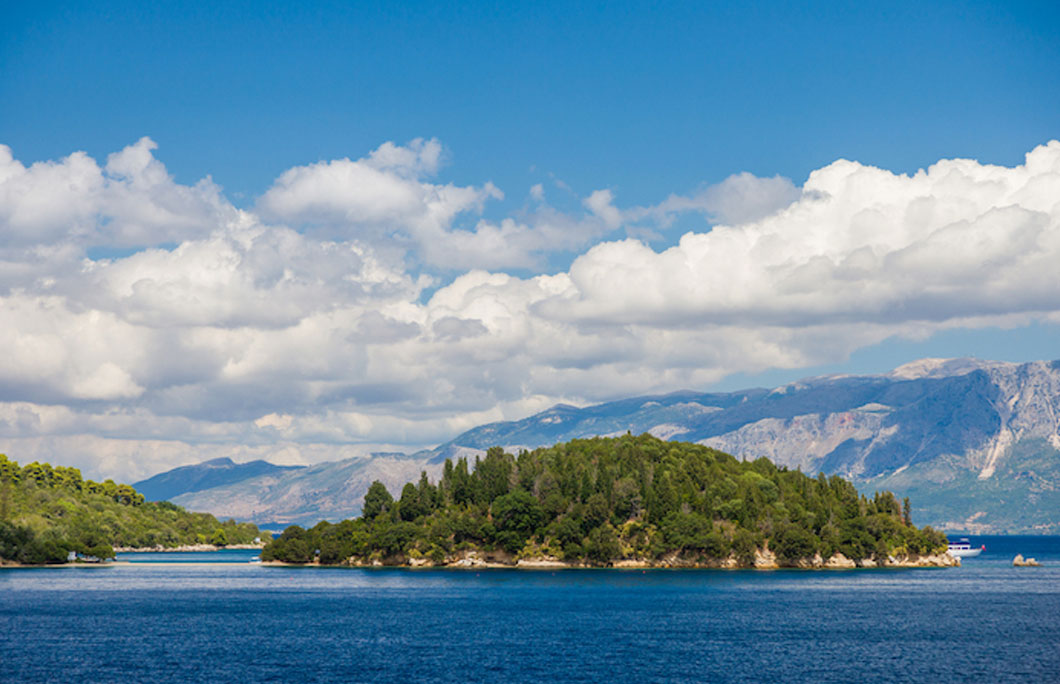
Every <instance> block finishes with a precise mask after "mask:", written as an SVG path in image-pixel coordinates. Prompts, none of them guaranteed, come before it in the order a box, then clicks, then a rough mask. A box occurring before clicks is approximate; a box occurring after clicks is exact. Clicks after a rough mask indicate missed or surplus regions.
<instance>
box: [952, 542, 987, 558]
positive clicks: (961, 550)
mask: <svg viewBox="0 0 1060 684" xmlns="http://www.w3.org/2000/svg"><path fill="white" fill-rule="evenodd" d="M983 551H986V545H985V544H984V545H983V546H980V547H979V548H978V549H973V548H972V545H971V543H969V541H968V540H967V539H961V540H960V541H955V542H950V543H949V546H948V547H947V548H946V553H948V554H950V555H951V556H953V557H955V558H975V557H976V556H978V555H979V554H981V553H982V552H983Z"/></svg>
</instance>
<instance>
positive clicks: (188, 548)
mask: <svg viewBox="0 0 1060 684" xmlns="http://www.w3.org/2000/svg"><path fill="white" fill-rule="evenodd" d="M263 548H265V544H264V543H262V544H226V545H225V546H216V545H214V544H184V545H183V546H161V545H158V546H115V547H114V553H170V552H193V551H220V550H221V549H263Z"/></svg>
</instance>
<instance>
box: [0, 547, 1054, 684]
mask: <svg viewBox="0 0 1060 684" xmlns="http://www.w3.org/2000/svg"><path fill="white" fill-rule="evenodd" d="M971 541H972V543H973V544H974V545H976V546H978V545H979V544H986V546H987V551H986V552H985V553H984V554H983V555H982V556H980V557H979V558H974V559H968V560H966V561H965V563H964V566H963V567H961V568H956V569H917V570H856V571H773V572H765V571H709V570H702V571H700V570H696V571H674V570H670V571H668V570H654V571H646V572H645V571H640V570H564V571H555V572H553V571H526V570H521V571H520V570H487V571H473V570H402V569H377V570H376V569H373V570H360V569H338V568H335V569H331V568H323V569H321V568H274V567H263V566H261V565H252V564H250V563H249V562H247V561H249V559H250V558H251V557H252V556H253V555H254V552H253V551H250V552H248V551H227V552H218V553H214V554H209V553H205V554H129V555H126V554H122V558H123V559H126V560H130V563H129V564H127V565H116V566H112V567H100V568H55V569H17V570H3V571H0V679H2V680H4V681H18V682H45V681H57V680H70V681H93V682H94V681H106V682H116V681H135V682H145V681H162V682H202V681H216V682H251V681H254V682H258V681H290V682H301V681H305V682H331V681H344V682H538V681H544V680H548V681H553V682H609V683H613V682H701V681H851V680H857V679H862V680H869V681H929V680H930V681H936V682H951V681H1016V680H1027V681H1060V537H972V538H971ZM1016 553H1022V554H1023V555H1025V556H1035V557H1037V558H1038V560H1039V561H1041V562H1042V563H1043V566H1042V567H1039V568H1013V567H1012V566H1011V562H1012V557H1013V556H1015V554H1016Z"/></svg>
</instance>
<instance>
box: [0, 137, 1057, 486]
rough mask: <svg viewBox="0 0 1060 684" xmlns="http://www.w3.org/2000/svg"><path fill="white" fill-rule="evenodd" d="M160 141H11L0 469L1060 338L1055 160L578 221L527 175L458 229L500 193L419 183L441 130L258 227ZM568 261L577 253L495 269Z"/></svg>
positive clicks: (271, 204) (258, 217)
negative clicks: (891, 343)
mask: <svg viewBox="0 0 1060 684" xmlns="http://www.w3.org/2000/svg"><path fill="white" fill-rule="evenodd" d="M154 149H155V146H154V144H153V143H152V142H151V141H150V140H149V139H146V138H145V139H142V140H141V141H139V142H137V143H135V144H134V145H131V146H129V147H127V148H125V149H124V150H122V151H119V152H118V153H116V154H114V155H111V156H110V157H109V158H108V160H107V162H106V164H104V165H103V166H100V165H99V164H97V163H96V162H95V160H93V159H91V158H90V157H88V156H87V155H84V154H82V153H75V154H72V155H70V156H69V157H66V158H64V159H62V160H59V161H55V162H37V163H34V164H31V165H29V166H26V165H24V164H22V163H21V162H18V161H16V160H15V159H14V158H13V156H12V154H11V151H10V150H9V149H8V148H6V147H2V148H0V345H2V348H3V349H4V351H5V353H4V355H3V356H0V450H4V451H7V452H8V453H10V454H11V455H12V456H14V457H15V458H20V457H21V458H22V459H23V460H31V459H32V458H36V457H37V456H36V454H37V453H39V452H40V451H41V450H43V449H46V448H60V447H61V448H73V447H72V445H75V444H76V445H77V446H76V448H75V449H74V451H76V453H77V454H79V456H78V457H77V458H78V459H81V460H79V461H78V464H80V465H82V467H86V472H87V473H92V474H94V475H99V476H110V475H114V476H119V477H122V476H126V474H130V475H129V476H131V474H136V475H137V476H139V475H144V474H149V471H152V470H157V469H160V468H161V467H168V466H173V465H180V464H183V463H186V462H189V461H191V460H196V459H195V456H196V454H202V455H203V457H205V455H206V454H210V455H232V456H233V457H235V458H237V459H238V458H240V456H245V457H248V458H249V457H252V456H258V457H260V455H262V454H266V455H268V456H269V457H270V458H271V457H274V456H275V457H277V458H279V457H280V456H279V454H281V452H282V453H284V454H288V456H286V457H285V458H300V459H305V460H324V459H326V458H329V457H331V458H337V457H339V455H341V454H343V453H347V452H349V450H350V449H354V448H358V449H360V448H367V446H365V445H382V444H386V445H390V446H391V448H392V447H393V446H394V445H406V446H407V447H408V448H418V447H420V446H426V445H432V444H436V443H439V442H442V441H445V440H447V439H449V438H451V437H452V436H454V435H455V434H456V433H458V432H460V431H462V430H465V429H468V428H471V427H474V426H475V425H477V424H481V423H484V422H489V421H494V420H501V419H510V418H519V417H522V416H525V415H527V414H529V413H531V412H533V411H536V410H540V409H543V408H546V407H547V406H549V405H551V404H552V403H555V402H558V401H566V402H570V403H578V402H589V401H596V400H604V399H608V398H613V397H616V396H623V395H632V394H637V393H647V392H656V391H669V390H675V389H680V388H689V387H690V388H701V387H705V386H707V385H709V384H710V383H712V382H715V381H717V380H719V379H721V378H723V377H724V376H725V375H727V374H729V373H733V372H756V371H761V370H765V369H768V368H797V367H800V366H809V365H816V364H821V363H834V362H836V361H838V360H841V359H843V358H845V357H846V356H847V355H848V354H850V353H851V352H852V351H854V350H856V349H859V348H861V347H864V346H866V345H871V344H875V343H878V342H880V341H881V340H884V339H887V338H889V337H892V336H895V335H900V336H902V335H904V336H907V337H910V338H917V339H923V338H924V337H927V336H930V335H931V334H933V333H935V332H937V331H939V330H943V329H949V328H959V327H983V326H1016V325H1025V324H1027V323H1029V322H1031V321H1035V320H1041V321H1052V322H1055V321H1057V320H1060V306H1058V304H1057V303H1058V302H1060V275H1058V273H1060V272H1058V271H1057V269H1056V268H1055V264H1056V263H1057V262H1058V260H1060V143H1057V142H1052V143H1049V144H1048V145H1044V146H1042V147H1039V148H1036V149H1035V150H1033V151H1032V152H1030V153H1029V154H1028V155H1027V158H1026V162H1025V163H1024V164H1022V165H1020V166H1017V167H1013V168H1006V167H999V166H989V165H984V164H980V163H978V162H975V161H971V160H943V161H940V162H938V163H937V164H935V165H933V166H931V167H930V168H928V169H925V170H922V171H920V172H917V173H915V174H912V175H901V174H894V173H891V172H889V171H886V170H884V169H878V168H873V167H870V166H865V165H863V164H859V163H856V162H851V161H845V160H840V161H837V162H835V163H833V164H830V165H828V166H826V167H824V168H822V169H819V170H817V171H814V172H813V173H812V174H810V176H809V178H808V179H807V181H806V183H805V184H804V185H803V186H802V187H801V188H796V187H795V186H794V185H793V184H792V183H791V182H790V181H787V180H786V179H780V178H772V179H770V178H765V179H763V178H756V177H754V176H750V175H747V174H741V175H738V176H733V177H731V178H729V179H728V180H726V181H725V182H723V183H721V184H720V185H718V186H713V187H708V188H706V189H704V190H702V191H700V192H697V193H694V194H692V195H689V196H684V195H676V194H675V195H671V196H670V197H668V198H667V199H665V200H663V201H662V202H660V203H659V204H658V205H655V206H654V207H648V208H638V207H622V206H621V205H620V204H619V202H618V198H617V197H616V196H615V195H614V193H612V192H611V191H609V190H606V189H604V190H597V191H595V192H592V193H590V194H589V195H588V196H587V197H584V198H582V206H581V208H577V209H576V211H574V212H573V213H565V212H561V211H559V210H557V209H555V208H552V207H550V206H548V205H547V204H546V203H545V202H544V191H543V189H541V187H540V186H538V187H537V189H536V190H532V191H531V197H532V198H533V199H534V200H535V201H536V202H537V204H535V205H534V206H533V209H532V210H530V211H526V210H525V209H524V210H523V211H522V212H520V213H518V214H515V215H512V216H507V217H503V218H500V219H498V220H492V219H490V220H487V219H484V218H481V217H475V218H474V219H473V222H471V223H462V222H460V221H458V220H457V217H460V216H465V215H469V216H474V215H476V214H477V213H478V212H479V211H480V210H481V207H482V206H483V204H484V203H485V202H486V201H488V200H489V199H491V198H493V197H499V196H500V192H499V190H497V189H495V188H493V187H492V186H491V185H490V184H489V183H484V184H483V185H481V186H477V187H459V186H454V185H452V184H445V183H439V182H437V181H435V180H433V179H434V176H435V175H437V174H438V173H439V171H440V169H441V167H442V164H443V162H444V157H445V155H444V150H443V148H442V146H441V145H440V144H439V143H438V142H437V141H433V140H418V141H413V142H412V143H409V144H407V145H395V144H391V143H387V144H384V145H382V146H380V147H379V148H378V149H376V150H375V151H373V152H371V153H370V154H368V155H366V156H365V157H363V158H361V159H358V160H356V161H351V160H348V159H347V160H337V161H329V162H321V163H318V164H313V165H309V166H303V167H297V168H294V169H291V170H289V171H287V172H286V173H284V174H283V175H281V176H280V178H278V179H277V180H276V182H275V183H274V184H273V186H272V187H271V188H269V189H268V190H267V191H266V192H265V194H264V195H263V196H262V197H261V198H260V199H259V200H258V203H257V206H256V208H255V209H254V210H250V211H242V210H238V209H236V208H234V207H233V206H231V204H229V203H228V202H227V200H226V199H225V198H224V197H223V195H222V194H221V192H220V190H219V189H218V188H217V187H216V186H215V185H213V184H212V183H211V182H210V181H209V180H208V179H206V180H204V181H201V182H199V183H197V184H195V185H190V186H184V185H180V184H177V183H175V182H174V181H173V180H172V178H171V177H170V175H169V174H168V173H167V172H166V170H165V167H164V166H163V165H162V163H161V162H160V161H159V160H158V159H156V158H155V156H154ZM686 211H693V212H698V213H700V214H704V215H707V216H708V217H709V218H710V220H711V221H713V222H717V223H718V225H714V226H713V227H712V228H710V229H709V230H706V231H705V232H690V233H688V234H686V235H684V236H683V237H682V238H681V239H680V241H679V242H678V243H677V244H675V245H673V246H671V247H669V248H666V249H661V250H659V249H655V248H653V247H652V246H650V245H648V244H645V243H644V242H642V241H639V240H635V239H630V238H625V239H615V238H616V237H621V236H622V235H623V232H622V231H623V229H624V228H625V229H628V228H629V226H630V225H631V223H637V224H639V225H647V226H648V227H651V226H663V225H665V224H666V223H667V221H669V220H670V218H672V216H674V215H675V214H676V213H678V212H686ZM627 234H628V233H627ZM609 238H610V239H609ZM602 239H603V240H608V239H609V241H605V242H601V240H602ZM93 245H126V246H130V245H131V246H136V247H139V248H140V249H138V250H137V251H134V252H132V253H130V254H129V255H127V256H122V257H115V258H108V259H99V258H97V259H91V258H88V257H87V256H86V255H87V253H88V252H87V251H86V250H87V248H88V247H90V246H93ZM395 245H397V246H399V247H400V249H395ZM556 251H575V252H578V253H580V254H579V256H577V258H576V259H574V261H573V263H572V265H571V266H570V268H569V269H566V270H562V271H559V272H553V273H548V274H541V275H533V276H525V277H519V276H516V275H513V274H512V273H505V272H503V269H505V268H520V269H526V268H532V267H534V266H535V265H538V264H540V263H541V262H542V259H543V257H545V256H547V255H548V254H551V253H554V252H556ZM432 264H435V265H438V264H441V265H444V267H445V269H449V270H448V271H445V270H444V269H443V270H442V271H441V272H442V273H446V274H447V275H445V276H444V277H442V276H439V275H438V273H439V270H438V269H432V268H430V266H431V265H432ZM424 265H426V268H425V266H424ZM278 444H282V445H284V446H283V448H282V449H281V448H280V447H276V449H274V450H270V449H272V447H273V446H275V445H278ZM196 445H201V446H202V450H200V451H196V449H197V447H196ZM329 445H330V446H329ZM292 449H293V451H291V450H292ZM20 450H21V452H20ZM93 454H95V455H94V456H93ZM291 454H297V456H292V455H291ZM123 459H124V460H123ZM88 466H90V467H88Z"/></svg>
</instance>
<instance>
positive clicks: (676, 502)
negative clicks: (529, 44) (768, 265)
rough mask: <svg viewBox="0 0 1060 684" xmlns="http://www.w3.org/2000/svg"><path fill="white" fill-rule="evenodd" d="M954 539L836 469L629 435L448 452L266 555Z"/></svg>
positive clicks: (791, 560)
mask: <svg viewBox="0 0 1060 684" xmlns="http://www.w3.org/2000/svg"><path fill="white" fill-rule="evenodd" d="M945 545H946V538H945V536H944V535H943V534H942V533H941V532H937V531H935V530H932V529H931V528H924V529H917V528H915V527H913V526H912V525H911V524H910V522H909V517H908V506H907V507H906V509H905V512H903V509H902V506H901V505H900V504H899V502H898V500H897V499H896V498H895V497H894V495H893V494H891V493H890V492H882V493H877V494H876V495H875V496H874V497H872V498H871V499H870V498H867V497H865V496H861V495H859V494H858V492H857V490H856V489H855V488H854V486H853V485H852V484H851V483H849V482H847V481H845V480H843V479H842V478H839V477H825V476H824V475H823V474H821V475H819V476H818V477H816V478H811V477H808V476H806V475H804V474H803V473H801V472H798V471H791V470H787V469H786V468H778V467H777V466H775V465H774V464H773V463H772V462H770V461H769V460H767V459H764V458H762V459H758V460H757V461H754V462H742V461H739V460H737V459H736V458H734V457H732V456H730V455H728V454H725V453H722V452H720V451H716V450H714V449H710V448H707V447H703V446H699V445H696V444H688V443H681V442H664V441H661V440H659V439H656V438H654V437H652V436H650V435H641V436H639V437H634V436H631V435H627V436H625V437H620V438H617V439H603V438H596V439H581V440H573V441H571V442H567V443H565V444H557V445H556V446H553V447H548V448H543V449H537V450H535V451H532V452H523V453H520V454H519V455H518V456H517V457H516V456H512V455H511V454H507V453H505V452H504V451H503V450H502V449H500V448H498V447H494V448H492V449H490V450H489V451H488V452H487V454H486V456H485V457H484V458H482V459H478V458H476V459H475V466H474V468H471V467H470V466H469V464H468V462H467V460H466V459H460V460H458V461H457V462H456V463H455V464H454V463H452V462H451V461H446V463H445V466H444V470H443V474H442V478H441V480H440V481H439V482H438V483H437V484H433V483H431V482H430V481H428V478H427V476H426V474H423V475H421V477H420V480H419V482H418V483H417V484H413V483H411V482H410V483H408V484H406V485H405V486H404V488H403V489H402V490H401V495H400V497H399V498H398V499H394V498H393V496H392V495H391V494H390V493H389V492H388V491H387V489H386V487H384V486H383V485H382V484H381V483H379V482H375V483H373V484H372V486H371V487H370V488H369V490H368V492H367V494H366V495H365V500H364V507H363V515H362V517H361V518H358V519H355V520H344V521H343V522H341V523H338V524H330V523H328V522H321V523H319V524H317V525H316V526H314V527H313V528H312V529H309V530H306V529H303V528H301V527H297V526H292V527H289V528H287V530H285V531H284V533H283V534H282V535H281V536H280V537H278V538H277V539H275V540H273V541H272V542H271V543H269V545H268V546H266V547H265V549H264V550H263V551H262V559H263V560H281V561H286V562H292V563H308V562H312V561H313V560H314V559H315V558H316V559H317V560H318V561H319V562H320V563H322V564H339V563H346V562H352V563H356V564H363V563H375V562H378V563H383V564H405V563H415V564H433V565H444V564H446V563H449V562H453V561H454V560H457V559H459V558H461V557H463V556H465V555H466V554H467V553H468V552H472V551H473V552H477V553H479V554H480V555H484V556H488V557H493V558H496V559H500V560H506V561H508V562H511V561H513V560H516V559H519V558H540V557H552V558H556V559H560V560H563V561H566V562H569V563H575V564H584V565H608V564H610V563H613V562H615V561H618V560H622V559H629V560H637V561H643V562H648V563H658V564H673V565H706V566H712V565H714V566H717V565H722V564H723V562H724V561H726V559H730V560H729V564H730V565H731V564H732V563H733V562H735V564H737V565H742V566H748V565H751V564H752V563H753V561H754V558H755V554H756V551H757V550H759V549H767V548H768V549H769V550H770V551H771V552H773V553H774V554H775V555H776V557H777V562H778V563H779V564H781V565H787V566H795V565H799V564H800V563H801V562H805V561H806V560H808V559H811V558H813V557H814V555H815V554H818V553H819V554H821V556H822V557H824V558H829V557H831V556H832V555H833V554H835V553H837V552H838V553H842V554H843V555H845V556H847V557H848V558H850V559H853V560H861V559H870V558H876V559H884V558H886V557H887V556H888V555H891V556H906V557H912V556H917V555H921V554H927V553H933V552H937V551H940V550H942V549H944V548H945Z"/></svg>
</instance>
